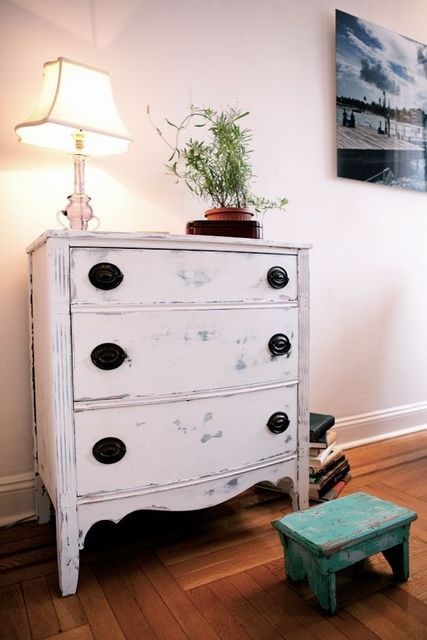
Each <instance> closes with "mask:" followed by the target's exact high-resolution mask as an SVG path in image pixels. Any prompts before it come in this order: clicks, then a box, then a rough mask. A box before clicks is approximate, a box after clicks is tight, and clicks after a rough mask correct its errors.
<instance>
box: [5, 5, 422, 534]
mask: <svg viewBox="0 0 427 640" xmlns="http://www.w3.org/2000/svg"><path fill="white" fill-rule="evenodd" d="M335 6H336V3H335V1H332V0H264V1H263V2H260V1H259V0H209V1H208V0H179V2H177V1H176V0H121V1H120V2H115V0H74V1H73V2H69V0H44V1H43V2H40V1H39V0H15V2H8V1H7V0H1V1H0V48H1V54H2V56H1V58H2V64H1V65H0V85H1V96H2V99H1V102H2V104H1V109H0V114H1V115H0V118H1V120H0V145H1V155H0V163H1V164H0V187H1V188H0V193H1V196H0V197H1V222H2V240H1V251H0V269H1V279H0V282H1V285H0V286H1V290H0V321H1V340H2V349H1V358H0V376H1V391H0V393H1V397H0V411H1V415H0V498H1V497H2V494H3V498H4V501H3V504H4V505H6V506H5V509H8V510H9V511H10V509H11V508H12V507H11V506H10V505H11V504H13V505H14V507H13V508H14V509H15V512H16V513H18V512H19V513H21V514H22V515H25V513H26V512H31V509H32V506H31V492H29V491H28V483H29V481H30V477H31V475H30V470H31V448H32V445H31V427H30V393H29V367H28V338H27V293H26V277H27V272H26V269H27V264H26V255H25V247H26V245H27V244H29V243H30V241H32V240H33V239H34V237H36V236H37V235H38V234H39V233H41V232H42V231H43V230H44V229H46V228H52V227H56V226H57V223H56V220H55V212H56V211H57V210H58V209H59V208H62V207H63V206H64V204H65V197H66V196H67V195H68V194H69V192H70V190H71V179H72V175H71V162H70V159H69V158H67V157H64V156H63V155H62V154H60V153H57V152H53V151H44V150H41V149H37V148H31V147H28V146H25V145H20V144H19V143H18V142H17V138H16V136H15V133H14V131H13V127H14V125H15V124H17V123H18V122H21V121H23V120H24V119H25V118H26V117H27V116H28V115H29V113H30V111H31V110H32V108H33V105H34V103H35V101H36V99H37V97H38V94H39V89H40V85H41V77H42V66H43V63H44V62H46V61H48V60H54V59H56V58H57V57H58V56H66V57H69V58H72V59H74V60H78V61H81V62H84V63H87V64H91V65H94V66H98V67H101V68H104V69H107V70H109V72H110V73H111V76H112V80H113V86H114V89H115V95H116V101H117V104H118V107H119V111H120V113H121V115H122V118H123V120H124V122H125V123H126V125H127V127H128V129H129V131H130V132H131V134H132V136H133V138H134V140H135V142H134V145H133V148H132V150H131V151H130V153H128V154H126V155H122V156H116V157H112V158H105V159H102V160H101V159H98V160H96V159H94V160H89V161H88V163H87V164H88V168H87V191H88V193H90V194H91V195H92V198H93V205H94V208H95V209H96V213H97V214H98V215H99V216H100V217H101V218H102V221H103V225H102V228H103V229H115V230H169V231H172V232H177V233H182V232H183V231H184V227H185V222H186V221H187V220H189V219H193V218H198V217H201V212H202V211H203V205H202V204H201V203H199V202H196V201H194V200H193V199H191V197H190V196H189V194H187V193H186V191H185V189H184V187H181V186H177V185H175V184H174V183H173V180H172V179H171V178H170V177H168V176H166V175H165V173H164V170H163V167H162V163H163V162H165V161H166V159H167V149H166V148H165V147H164V146H163V145H162V141H161V140H160V138H158V137H157V135H156V134H155V132H154V131H153V129H152V128H151V127H150V125H149V123H148V121H147V118H146V115H145V108H146V104H147V103H149V104H150V105H151V110H152V113H153V116H154V118H155V119H156V120H157V121H158V122H162V121H163V120H164V118H165V117H168V118H170V119H172V120H174V119H175V120H179V119H180V118H181V117H182V116H183V115H184V114H185V113H186V109H187V106H188V104H189V102H190V99H191V100H192V101H193V102H194V103H195V104H197V105H210V106H213V107H219V108H220V107H221V106H226V105H228V104H231V105H235V104H239V105H240V106H241V107H242V108H245V109H249V110H250V112H251V115H250V118H248V123H247V124H248V126H250V127H251V128H252V129H253V132H254V148H255V151H256V152H255V155H254V164H255V169H256V173H257V175H258V176H259V178H258V181H257V185H256V187H257V190H258V191H259V192H260V193H263V194H264V195H268V196H275V195H287V196H288V197H289V199H290V205H289V208H288V212H287V213H286V214H285V215H283V214H280V213H274V214H271V215H269V216H268V217H267V218H266V219H265V226H264V235H265V237H267V238H277V239H281V240H290V241H302V242H311V243H313V245H314V249H313V252H312V262H311V265H312V271H311V273H312V276H311V283H312V347H311V366H312V378H311V406H312V408H313V410H317V411H324V412H328V413H333V414H335V415H336V416H337V418H340V419H341V424H342V427H343V433H344V431H345V428H347V429H348V430H349V431H348V435H347V438H348V437H350V439H351V438H353V439H354V438H355V437H359V438H361V439H363V438H364V437H365V436H369V435H370V434H371V431H370V428H371V427H372V425H374V426H375V428H376V429H378V433H380V432H381V429H382V431H383V432H387V431H390V429H391V430H395V429H399V428H400V426H401V424H403V427H404V428H414V427H417V426H420V425H422V424H423V423H425V422H427V389H426V376H425V374H424V371H425V363H426V361H427V329H426V324H425V316H426V312H427V302H426V295H425V288H426V285H425V282H426V273H427V195H426V194H420V193H415V192H409V191H400V190H397V189H396V190H395V189H390V188H386V187H379V186H374V185H367V184H364V183H360V182H356V181H350V180H344V179H337V178H336V177H335V173H336V172H335V125H334V122H335V80H334V79H335V70H334V56H335V54H334V10H335ZM338 8H340V9H341V10H343V11H347V12H349V13H353V14H355V15H357V16H360V17H362V18H365V19H367V20H371V21H373V22H376V23H378V24H381V25H383V26H385V27H388V28H390V29H393V30H396V31H399V32H400V33H402V34H404V35H406V36H409V37H411V38H414V39H416V40H419V41H422V42H427V5H426V3H425V0H387V2H384V1H383V0H341V3H340V5H339V7H338ZM361 414H362V415H361ZM400 416H405V420H406V422H405V421H404V422H403V423H400V422H399V418H400ZM390 417H393V419H394V420H395V422H394V423H393V425H392V427H390V425H391V422H388V419H389V418H390ZM355 434H356V435H355ZM11 487H12V490H13V491H15V493H16V495H15V497H13V496H12V494H11V491H10V489H11ZM20 489H22V490H23V491H21V492H20ZM24 491H27V493H26V494H25V496H24V493H23V492H24ZM18 494H19V495H18ZM6 498H7V501H8V502H7V504H6ZM19 500H21V502H22V505H21V506H19V507H18V506H17V505H20V504H21V503H20V502H19ZM1 505H2V502H1V500H0V508H1ZM3 515H4V517H5V518H7V517H9V516H10V513H4V514H3ZM1 518H2V514H1V513H0V522H1V521H2V520H1Z"/></svg>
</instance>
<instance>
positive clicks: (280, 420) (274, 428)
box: [267, 411, 290, 433]
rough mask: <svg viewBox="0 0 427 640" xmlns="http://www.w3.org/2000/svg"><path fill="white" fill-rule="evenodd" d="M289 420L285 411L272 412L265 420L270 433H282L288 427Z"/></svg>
mask: <svg viewBox="0 0 427 640" xmlns="http://www.w3.org/2000/svg"><path fill="white" fill-rule="evenodd" d="M289 424H290V420H289V418H288V416H287V414H286V413H283V411H276V413H273V414H272V415H271V416H270V417H269V419H268V422H267V427H268V428H269V429H270V431H271V433H283V432H284V431H286V429H287V428H288V427H289Z"/></svg>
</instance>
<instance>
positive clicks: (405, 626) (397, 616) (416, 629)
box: [370, 593, 427, 640]
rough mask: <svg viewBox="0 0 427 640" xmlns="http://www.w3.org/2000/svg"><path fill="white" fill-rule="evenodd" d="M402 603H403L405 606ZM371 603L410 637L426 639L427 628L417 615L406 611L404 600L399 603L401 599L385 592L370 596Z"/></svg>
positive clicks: (418, 639)
mask: <svg viewBox="0 0 427 640" xmlns="http://www.w3.org/2000/svg"><path fill="white" fill-rule="evenodd" d="M401 604H403V607H402V606H401ZM370 605H371V606H372V607H375V608H376V610H377V612H378V613H379V614H380V615H381V616H382V617H384V618H387V619H388V620H389V621H390V622H392V623H393V624H394V625H395V626H396V627H397V628H399V629H400V630H401V632H402V633H405V634H407V635H408V636H409V637H410V638H414V639H415V640H425V639H426V637H427V628H426V627H425V625H424V624H423V623H422V622H420V621H419V620H417V618H416V617H414V616H412V615H411V614H410V613H409V612H408V610H407V609H406V611H405V608H404V607H405V604H404V601H402V600H400V603H399V600H392V599H391V598H387V597H386V596H385V595H384V594H383V593H376V594H374V595H373V596H372V597H371V598H370Z"/></svg>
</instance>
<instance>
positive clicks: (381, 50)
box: [336, 11, 427, 112]
mask: <svg viewBox="0 0 427 640" xmlns="http://www.w3.org/2000/svg"><path fill="white" fill-rule="evenodd" d="M336 62H337V95H338V96H346V97H351V98H358V99H359V100H364V98H366V100H367V102H368V103H369V102H372V101H375V102H378V99H379V98H380V97H381V100H382V99H383V91H385V92H386V100H387V105H388V104H390V106H391V107H392V108H393V107H401V108H402V107H406V108H407V109H410V108H413V107H415V108H416V107H420V108H421V109H424V110H425V111H426V112H427V45H425V44H422V43H420V42H416V41H415V40H411V39H410V38H406V37H405V36H401V35H399V34H398V33H394V32H393V31H390V30H389V29H384V28H383V27H380V26H378V25H376V24H373V23H372V22H368V21H367V20H362V19H361V18H356V17H355V16H351V15H350V14H348V13H344V12H343V11H337V12H336Z"/></svg>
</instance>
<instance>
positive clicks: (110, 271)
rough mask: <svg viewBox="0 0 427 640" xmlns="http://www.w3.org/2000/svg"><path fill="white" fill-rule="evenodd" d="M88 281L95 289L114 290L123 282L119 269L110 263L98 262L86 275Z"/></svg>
mask: <svg viewBox="0 0 427 640" xmlns="http://www.w3.org/2000/svg"><path fill="white" fill-rule="evenodd" d="M88 277H89V280H90V281H91V283H92V284H93V286H94V287H96V288H97V289H105V290H108V289H115V288H116V287H118V286H119V284H120V283H121V281H122V280H123V273H122V272H121V271H120V269H119V267H116V265H115V264H111V262H99V263H98V264H95V265H93V267H92V268H91V270H90V271H89V274H88Z"/></svg>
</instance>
